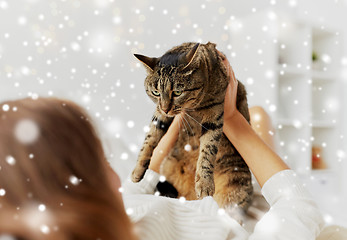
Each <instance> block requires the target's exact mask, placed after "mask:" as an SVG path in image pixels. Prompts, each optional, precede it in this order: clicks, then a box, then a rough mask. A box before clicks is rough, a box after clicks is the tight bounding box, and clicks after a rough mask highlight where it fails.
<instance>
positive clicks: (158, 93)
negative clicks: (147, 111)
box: [152, 90, 160, 96]
mask: <svg viewBox="0 0 347 240" xmlns="http://www.w3.org/2000/svg"><path fill="white" fill-rule="evenodd" d="M152 93H153V95H154V96H159V95H160V92H158V91H157V90H153V91H152Z"/></svg>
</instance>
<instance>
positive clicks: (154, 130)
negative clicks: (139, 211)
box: [131, 112, 173, 182]
mask: <svg viewBox="0 0 347 240" xmlns="http://www.w3.org/2000/svg"><path fill="white" fill-rule="evenodd" d="M172 121H173V118H172V117H171V118H169V117H165V116H163V115H161V114H160V113H159V112H156V113H155V114H154V116H153V118H152V123H151V125H150V129H149V131H148V133H147V135H146V138H145V141H144V143H143V146H142V148H141V150H140V153H139V156H138V159H137V163H136V166H135V169H134V170H133V172H132V174H131V179H132V181H133V182H138V181H140V180H141V179H142V178H143V175H144V174H145V171H146V170H147V168H148V166H149V162H150V160H151V157H152V153H153V150H154V148H155V147H156V146H157V145H158V143H159V141H160V139H161V138H162V137H163V136H164V134H165V133H166V132H167V130H168V128H169V126H170V125H171V123H172Z"/></svg>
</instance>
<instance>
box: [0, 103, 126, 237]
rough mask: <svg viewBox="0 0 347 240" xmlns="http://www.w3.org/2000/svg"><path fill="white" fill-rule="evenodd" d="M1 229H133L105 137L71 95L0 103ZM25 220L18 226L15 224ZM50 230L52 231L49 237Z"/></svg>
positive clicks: (84, 232) (71, 232)
mask: <svg viewBox="0 0 347 240" xmlns="http://www.w3.org/2000/svg"><path fill="white" fill-rule="evenodd" d="M1 106H2V111H1V108H0V212H1V214H0V234H1V233H4V232H9V233H11V234H15V235H16V236H18V237H23V238H24V237H25V238H27V239H30V237H29V236H30V234H29V232H30V233H33V234H34V235H35V234H38V235H35V236H34V237H33V239H40V236H42V237H44V238H46V239H47V238H48V239H53V236H59V237H58V238H56V239H118V238H120V236H122V235H123V236H124V234H128V233H127V232H129V231H130V222H129V219H128V218H127V217H126V214H125V211H124V208H123V205H122V202H121V200H120V199H117V197H115V195H114V194H113V191H112V189H111V187H110V184H109V182H108V180H107V177H106V174H105V172H106V170H105V168H106V160H105V156H104V152H103V149H102V145H101V142H100V139H99V138H98V136H97V134H96V132H95V129H94V128H93V126H92V124H91V123H90V119H89V118H88V116H87V114H86V113H85V112H84V111H83V110H82V109H81V108H80V107H79V106H77V105H76V104H74V103H72V102H70V101H64V100H58V99H52V98H40V99H37V100H32V99H22V100H18V101H9V102H5V103H2V104H0V107H1ZM16 226H18V227H16ZM48 236H50V237H48Z"/></svg>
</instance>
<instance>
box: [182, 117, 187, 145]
mask: <svg viewBox="0 0 347 240" xmlns="http://www.w3.org/2000/svg"><path fill="white" fill-rule="evenodd" d="M181 120H182V123H183V126H184V128H185V130H186V132H187V136H188V142H189V132H188V128H187V126H186V124H185V123H184V120H183V118H182V116H181Z"/></svg>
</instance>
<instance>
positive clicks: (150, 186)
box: [122, 169, 160, 195]
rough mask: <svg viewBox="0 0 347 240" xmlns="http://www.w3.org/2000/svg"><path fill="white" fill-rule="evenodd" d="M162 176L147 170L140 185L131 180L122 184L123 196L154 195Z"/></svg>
mask: <svg viewBox="0 0 347 240" xmlns="http://www.w3.org/2000/svg"><path fill="white" fill-rule="evenodd" d="M159 178H160V174H159V173H157V172H154V171H152V170H150V169H147V170H146V172H145V175H144V176H143V178H142V180H141V181H140V182H138V183H134V182H132V181H131V180H130V179H129V178H128V179H127V180H125V182H124V183H123V184H122V189H123V194H125V195H127V194H153V193H154V191H155V188H156V186H157V184H158V182H159Z"/></svg>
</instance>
